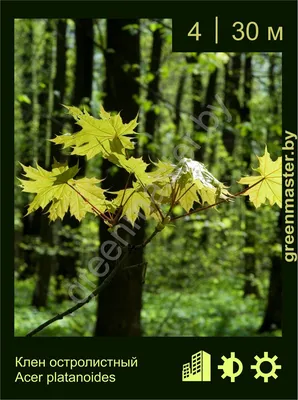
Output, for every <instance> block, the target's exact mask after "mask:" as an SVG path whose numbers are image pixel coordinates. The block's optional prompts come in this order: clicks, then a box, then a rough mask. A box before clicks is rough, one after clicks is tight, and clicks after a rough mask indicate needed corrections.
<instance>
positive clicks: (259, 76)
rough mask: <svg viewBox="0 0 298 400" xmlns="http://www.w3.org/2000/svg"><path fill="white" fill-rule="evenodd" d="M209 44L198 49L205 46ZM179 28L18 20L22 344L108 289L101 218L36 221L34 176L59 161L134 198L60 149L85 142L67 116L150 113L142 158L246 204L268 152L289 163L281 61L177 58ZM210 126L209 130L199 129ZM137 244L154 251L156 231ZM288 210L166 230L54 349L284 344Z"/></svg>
mask: <svg viewBox="0 0 298 400" xmlns="http://www.w3.org/2000/svg"><path fill="white" fill-rule="evenodd" d="M194 40H195V39H194ZM171 41H172V29H171V20H167V19H163V20H148V19H140V20H139V19H129V20H124V19H117V20H104V19H93V20H92V19H77V20H71V19H59V20H54V19H38V20H37V19H36V20H33V19H32V20H15V175H16V180H15V335H17V336H24V335H26V334H27V333H28V332H29V331H30V330H32V329H34V328H35V327H37V326H38V325H39V324H41V323H43V322H44V321H46V320H48V319H50V318H51V317H53V316H54V315H56V314H58V313H59V312H62V311H64V310H66V309H67V308H68V307H70V306H72V305H73V304H74V299H73V298H72V297H73V296H75V297H76V299H77V300H78V299H82V298H84V297H86V296H87V295H88V294H89V293H90V292H91V291H92V290H94V288H95V287H96V286H97V285H98V277H96V276H94V274H93V273H92V272H90V268H88V266H90V265H93V263H94V262H96V260H97V257H99V255H100V250H99V249H100V244H101V243H103V241H104V240H106V238H107V232H106V230H105V229H104V227H103V226H102V224H101V223H100V221H99V220H98V219H97V218H96V216H92V215H89V216H88V218H86V219H85V220H83V222H82V223H79V222H77V221H76V220H74V219H73V218H72V217H70V215H68V216H67V217H66V218H65V219H64V220H63V221H58V222H55V223H52V224H50V223H49V221H48V219H47V217H46V215H44V214H43V213H42V212H36V213H34V214H33V215H30V216H26V217H24V216H25V214H26V208H27V207H26V206H27V205H28V203H29V202H30V201H31V200H32V198H31V197H30V195H28V194H27V193H22V191H21V188H20V187H19V182H18V180H17V177H20V176H21V166H20V164H19V163H20V162H21V163H22V164H24V165H33V164H34V163H35V162H38V164H39V165H40V166H42V167H44V168H49V167H50V165H51V162H52V160H53V157H55V158H56V159H57V160H58V161H68V162H69V164H70V165H74V164H75V163H76V162H79V164H80V167H81V170H80V173H81V175H86V176H89V177H91V176H96V177H102V178H104V177H106V176H108V177H109V178H108V180H107V182H109V183H110V184H112V185H113V188H115V189H116V190H118V189H119V188H123V182H122V181H121V176H120V174H119V172H118V170H117V168H116V167H113V168H112V167H111V165H110V164H109V163H108V162H107V161H106V160H104V161H103V160H102V159H100V157H95V158H94V159H92V160H91V161H89V162H88V163H86V160H85V159H84V158H82V157H76V156H70V155H69V152H67V151H65V150H63V151H62V150H61V148H59V146H57V145H53V144H52V143H51V142H49V141H47V139H50V138H53V137H55V136H56V135H58V134H60V133H67V132H72V131H75V130H76V129H78V128H77V126H75V125H74V123H73V121H72V119H71V117H70V116H69V115H68V114H67V113H66V110H65V109H64V108H63V107H62V106H61V104H66V105H73V106H79V107H85V108H86V109H87V110H88V111H89V112H90V113H91V114H92V115H94V116H98V112H99V106H100V105H103V106H104V108H105V109H106V110H107V111H117V112H119V111H121V116H122V118H123V120H124V122H128V121H130V120H131V119H133V118H134V117H135V116H136V114H137V113H139V122H140V124H139V126H138V133H139V135H138V146H137V152H138V155H142V156H143V158H144V159H145V160H146V159H148V158H149V157H150V159H151V160H153V161H156V160H158V159H161V160H164V161H165V160H168V161H174V162H177V159H179V157H181V155H182V156H183V155H184V156H186V157H191V158H194V159H196V160H197V161H201V162H204V163H205V164H206V165H207V167H208V169H209V170H210V171H211V172H212V173H213V174H214V176H215V177H216V178H217V179H219V180H221V181H222V182H224V183H225V184H226V185H229V186H230V191H231V192H232V193H233V192H237V191H239V190H240V186H239V185H238V184H237V181H238V180H239V179H240V177H242V176H245V175H246V174H250V173H251V167H256V166H257V158H256V155H258V156H262V155H263V154H264V148H265V144H267V145H268V151H269V153H270V154H271V157H272V159H276V157H277V156H280V155H281V136H282V130H281V98H282V77H281V66H282V57H281V54H280V53H172V50H171V45H172V44H171ZM198 121H201V123H199V122H198ZM141 225H142V226H141V229H140V230H139V232H138V233H137V235H136V236H135V237H134V238H133V241H135V242H136V243H139V242H142V238H143V237H144V236H145V232H151V231H152V224H151V223H148V224H146V225H144V224H141ZM279 225H280V210H279V209H278V207H276V206H274V207H272V208H271V207H269V206H264V207H261V208H260V209H257V210H256V209H254V208H252V207H251V204H250V203H249V201H247V197H245V198H244V197H243V198H242V199H238V200H236V201H235V202H234V203H229V204H223V205H220V206H219V207H218V209H217V210H213V209H211V210H207V211H206V212H205V213H199V214H197V215H193V216H188V217H185V218H183V219H180V220H178V221H177V223H176V224H175V226H173V227H167V228H166V229H164V230H163V231H162V232H161V233H160V234H159V235H158V236H157V237H155V238H154V240H153V241H152V242H151V243H150V245H148V246H147V247H146V250H145V253H144V254H143V253H141V254H138V255H137V258H138V259H137V260H136V261H135V262H134V263H132V264H137V263H138V262H140V260H146V262H147V265H148V266H147V272H146V278H145V283H143V284H142V282H141V280H140V279H139V278H140V277H139V272H138V271H130V272H129V273H128V272H127V273H123V274H122V275H123V276H120V277H119V278H118V279H115V281H113V283H112V284H111V285H110V286H109V287H108V288H107V289H106V290H105V292H104V293H103V294H102V296H100V297H98V299H94V300H92V301H91V302H90V303H88V304H87V305H86V306H84V307H82V308H81V309H80V310H79V311H77V312H76V313H74V314H72V315H71V316H67V317H66V318H64V319H63V320H60V321H58V322H55V323H54V324H52V325H50V326H49V327H48V328H46V329H45V330H43V331H42V332H40V333H39V335H40V336H92V335H96V336H139V335H143V336H255V335H278V336H279V335H281V320H282V304H281V303H282V287H281V233H280V229H279Z"/></svg>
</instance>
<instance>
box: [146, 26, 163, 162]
mask: <svg viewBox="0 0 298 400" xmlns="http://www.w3.org/2000/svg"><path fill="white" fill-rule="evenodd" d="M163 41H164V39H163V35H162V30H161V29H156V30H155V31H154V32H153V43H152V49H151V62H150V69H149V72H150V73H151V74H152V75H153V76H154V78H153V79H152V80H151V81H150V83H149V85H148V92H147V100H148V101H149V102H150V103H151V104H152V106H154V105H157V104H158V99H159V81H160V73H159V70H160V62H161V52H162V46H163ZM156 125H157V115H156V113H155V111H154V107H151V108H150V110H149V111H147V113H146V115H145V131H146V133H148V134H149V135H150V139H149V142H148V145H150V143H152V142H153V137H154V131H155V129H156ZM148 156H149V152H148V146H147V147H145V148H143V158H144V160H145V161H146V162H148V161H149V157H148Z"/></svg>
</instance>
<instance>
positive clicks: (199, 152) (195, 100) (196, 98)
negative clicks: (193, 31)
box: [187, 53, 204, 161]
mask: <svg viewBox="0 0 298 400" xmlns="http://www.w3.org/2000/svg"><path fill="white" fill-rule="evenodd" d="M199 54H200V53H197V56H196V57H193V56H191V57H187V62H188V64H196V63H197V62H198V61H197V57H198V56H199ZM191 80H192V113H193V116H194V118H193V135H194V137H195V136H196V133H197V132H198V131H200V130H202V128H201V127H200V125H199V124H198V120H199V119H200V115H201V113H202V111H203V102H202V91H203V84H202V77H201V74H200V73H198V74H197V73H192V75H191ZM194 158H195V159H196V160H197V161H203V160H204V150H203V146H201V145H200V147H199V148H197V149H196V150H195V154H194Z"/></svg>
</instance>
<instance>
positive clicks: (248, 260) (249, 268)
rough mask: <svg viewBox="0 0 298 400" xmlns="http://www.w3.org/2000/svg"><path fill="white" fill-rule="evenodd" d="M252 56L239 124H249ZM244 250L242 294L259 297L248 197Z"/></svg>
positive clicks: (247, 156)
mask: <svg viewBox="0 0 298 400" xmlns="http://www.w3.org/2000/svg"><path fill="white" fill-rule="evenodd" d="M251 64H252V56H251V55H245V65H244V99H243V100H244V101H243V107H242V109H241V113H240V117H241V122H242V123H245V122H249V121H250V107H249V101H250V99H251V86H252V65H251ZM251 134H252V132H251V130H250V129H248V131H247V134H246V137H245V139H244V144H243V148H244V154H243V159H244V161H245V163H246V168H247V170H249V169H250V166H251V146H252V137H251ZM245 207H246V213H245V230H246V237H245V248H246V249H248V250H249V251H247V252H246V253H245V254H244V271H245V272H244V273H245V283H244V289H243V294H244V297H245V296H248V295H251V294H254V295H256V296H259V295H260V292H259V288H258V286H257V284H256V276H257V271H256V255H255V246H256V243H255V235H256V223H255V212H254V207H253V205H252V203H251V202H250V201H249V198H248V196H246V197H245Z"/></svg>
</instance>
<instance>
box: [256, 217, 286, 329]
mask: <svg viewBox="0 0 298 400" xmlns="http://www.w3.org/2000/svg"><path fill="white" fill-rule="evenodd" d="M281 226H282V212H281V211H280V213H279V220H278V223H277V229H276V237H277V238H278V241H279V242H280V238H281ZM271 264H272V266H271V275H270V286H269V292H268V303H267V308H266V311H265V316H264V320H263V323H262V325H261V327H260V329H259V333H264V332H270V331H273V330H276V329H282V268H281V265H282V259H281V254H280V253H279V254H273V255H272V257H271Z"/></svg>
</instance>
